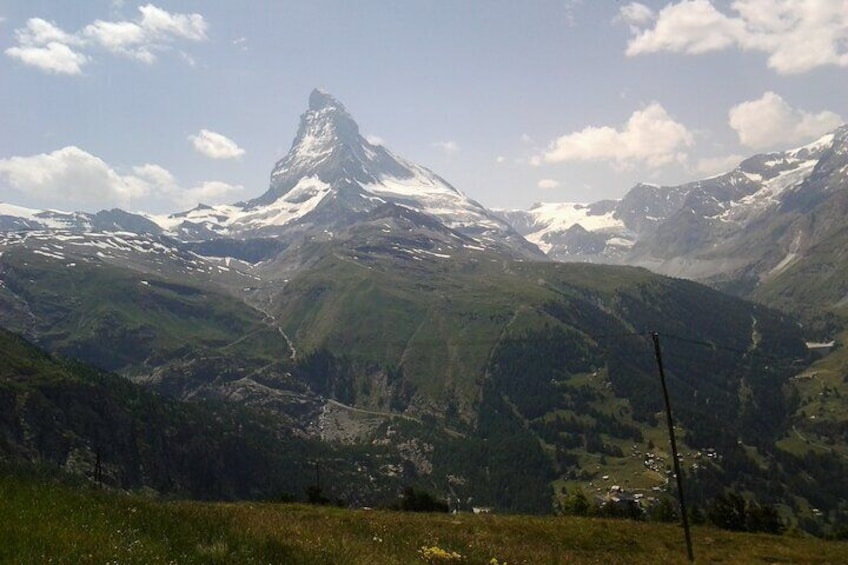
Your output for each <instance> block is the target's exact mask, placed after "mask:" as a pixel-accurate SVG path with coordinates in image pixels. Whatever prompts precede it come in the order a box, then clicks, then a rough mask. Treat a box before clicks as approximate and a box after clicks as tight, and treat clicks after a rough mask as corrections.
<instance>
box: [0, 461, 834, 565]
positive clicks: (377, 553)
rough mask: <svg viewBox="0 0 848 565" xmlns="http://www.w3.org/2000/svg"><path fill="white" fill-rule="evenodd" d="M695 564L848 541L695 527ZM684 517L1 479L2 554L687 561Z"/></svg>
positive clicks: (783, 555) (816, 554) (34, 559)
mask: <svg viewBox="0 0 848 565" xmlns="http://www.w3.org/2000/svg"><path fill="white" fill-rule="evenodd" d="M692 537H693V542H694V551H695V557H696V560H697V562H699V563H845V562H846V560H848V544H846V543H843V542H828V541H822V540H818V539H813V538H809V537H797V536H793V535H792V534H786V535H783V536H779V537H778V536H765V535H750V534H734V533H729V532H724V531H720V530H714V529H708V528H695V529H694V530H693V536H692ZM686 561H687V559H686V551H685V547H684V543H683V534H682V531H681V529H680V527H678V526H674V525H664V524H653V523H639V522H627V521H617V520H601V519H588V518H570V517H568V518H558V517H557V518H555V517H527V516H497V515H471V514H456V515H449V514H410V513H400V512H388V511H376V510H373V511H369V510H347V509H340V508H332V507H314V506H306V505H298V504H271V503H261V504H257V503H247V502H245V503H232V504H226V503H202V502H187V501H170V502H166V501H161V500H156V499H152V498H145V497H142V496H137V495H132V496H131V495H126V494H121V493H114V492H102V491H97V490H95V489H92V488H90V487H68V486H62V485H57V484H47V483H44V482H43V481H34V480H31V479H21V478H11V477H5V478H2V479H0V562H2V563H101V564H104V563H286V564H289V563H290V564H313V563H316V564H336V563H338V564H366V563H367V564H414V563H419V564H422V563H431V564H433V563H436V564H438V563H467V564H474V563H480V564H489V565H493V564H495V563H497V564H498V565H502V564H503V563H510V564H518V563H526V564H554V563H605V564H609V563H634V564H638V563H652V564H656V563H685V562H686Z"/></svg>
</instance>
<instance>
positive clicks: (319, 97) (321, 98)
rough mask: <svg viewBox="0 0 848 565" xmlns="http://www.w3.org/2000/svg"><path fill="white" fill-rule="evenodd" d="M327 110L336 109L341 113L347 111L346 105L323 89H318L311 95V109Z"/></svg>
mask: <svg viewBox="0 0 848 565" xmlns="http://www.w3.org/2000/svg"><path fill="white" fill-rule="evenodd" d="M325 108H336V109H338V110H341V111H343V112H344V111H346V110H345V107H344V104H342V103H341V102H339V101H338V99H337V98H335V97H334V96H333V95H332V94H330V93H329V92H327V91H326V90H324V89H323V88H316V89H314V90H313V91H312V92H311V93H310V94H309V109H310V110H312V111H318V110H323V109H325Z"/></svg>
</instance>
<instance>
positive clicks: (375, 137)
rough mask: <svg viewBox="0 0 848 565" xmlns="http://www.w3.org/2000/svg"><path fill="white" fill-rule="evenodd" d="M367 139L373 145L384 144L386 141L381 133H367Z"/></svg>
mask: <svg viewBox="0 0 848 565" xmlns="http://www.w3.org/2000/svg"><path fill="white" fill-rule="evenodd" d="M365 141H367V142H368V143H370V144H371V145H383V144H384V143H385V140H384V139H383V138H382V137H380V136H379V135H366V136H365Z"/></svg>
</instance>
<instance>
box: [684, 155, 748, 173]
mask: <svg viewBox="0 0 848 565" xmlns="http://www.w3.org/2000/svg"><path fill="white" fill-rule="evenodd" d="M744 159H745V157H743V156H742V155H725V156H721V157H705V158H703V159H699V160H698V163H697V164H696V165H695V172H697V173H698V174H700V175H703V176H705V177H711V176H714V175H719V174H721V173H726V172H727V171H732V170H733V169H735V168H736V167H737V166H739V163H741V162H742V161H743V160H744Z"/></svg>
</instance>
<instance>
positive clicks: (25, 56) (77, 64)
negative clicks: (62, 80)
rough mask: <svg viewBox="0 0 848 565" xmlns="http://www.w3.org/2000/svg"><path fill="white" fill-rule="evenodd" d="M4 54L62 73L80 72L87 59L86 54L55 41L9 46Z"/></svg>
mask: <svg viewBox="0 0 848 565" xmlns="http://www.w3.org/2000/svg"><path fill="white" fill-rule="evenodd" d="M6 55H8V56H9V57H12V58H13V59H18V60H19V61H21V62H22V63H24V64H25V65H29V66H31V67H36V68H39V69H41V70H42V71H47V72H50V73H56V74H64V75H78V74H81V73H82V66H83V65H84V64H86V63H87V62H88V61H89V58H88V57H87V56H85V55H83V54H82V53H78V52H77V51H74V50H73V49H71V48H70V47H68V46H67V45H65V44H64V43H58V42H56V41H51V42H50V43H48V44H46V45H44V46H33V45H29V46H21V47H9V48H8V49H6Z"/></svg>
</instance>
